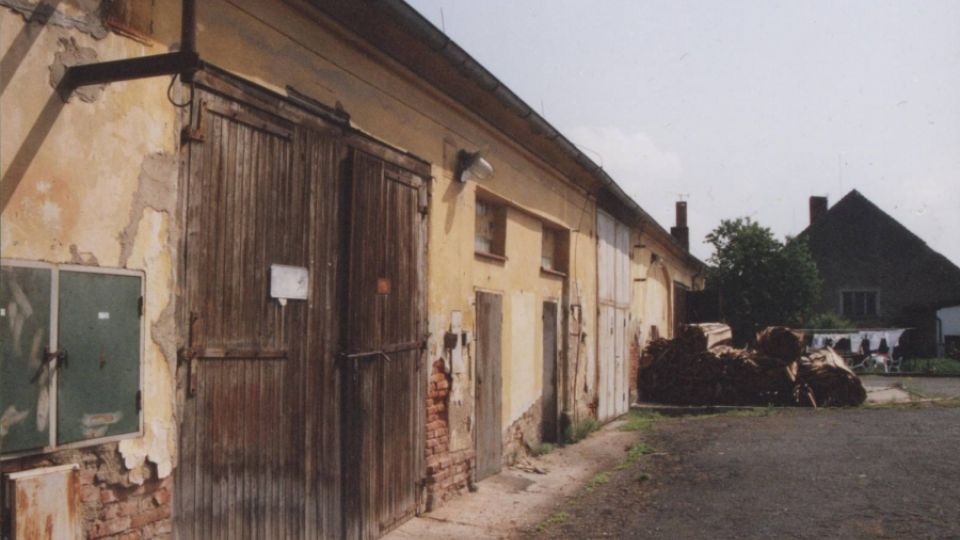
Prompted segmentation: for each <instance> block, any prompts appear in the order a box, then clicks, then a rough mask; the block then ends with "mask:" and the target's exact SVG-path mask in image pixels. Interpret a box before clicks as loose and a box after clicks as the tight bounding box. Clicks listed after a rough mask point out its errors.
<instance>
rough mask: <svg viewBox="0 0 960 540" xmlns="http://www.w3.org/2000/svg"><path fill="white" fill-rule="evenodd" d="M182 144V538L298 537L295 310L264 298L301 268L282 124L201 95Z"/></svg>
mask: <svg viewBox="0 0 960 540" xmlns="http://www.w3.org/2000/svg"><path fill="white" fill-rule="evenodd" d="M203 100H204V103H205V104H206V108H205V109H204V110H203V111H202V113H201V114H203V115H204V120H203V121H204V123H205V133H204V135H203V138H204V140H203V141H202V142H201V141H197V142H195V143H193V144H192V145H191V148H190V162H189V167H190V173H189V176H188V181H187V185H186V189H187V190H188V192H187V200H188V203H187V231H186V234H187V240H186V254H185V257H186V276H185V277H186V280H185V283H186V291H185V292H186V295H185V296H186V309H187V310H188V311H189V314H190V329H189V344H188V348H187V350H186V351H185V352H184V353H183V355H182V356H183V358H184V360H185V361H186V362H187V363H188V374H187V378H188V381H187V384H186V389H185V390H186V393H187V398H186V399H185V401H184V411H183V414H184V420H183V424H182V426H181V448H180V463H179V466H178V473H177V482H176V486H177V496H176V500H177V523H178V534H179V536H180V537H182V538H198V539H199V538H202V539H216V538H231V539H232V538H268V537H269V538H282V537H296V536H301V535H302V531H301V525H302V515H303V467H302V463H303V461H302V457H301V454H302V448H303V441H302V432H303V429H302V428H303V425H302V422H303V417H302V407H301V403H302V401H303V399H302V395H303V384H302V381H303V378H302V375H303V358H302V354H303V336H304V335H305V333H306V328H305V324H304V323H305V321H306V316H307V312H306V306H305V304H304V303H303V302H290V303H289V304H288V305H286V306H281V305H280V303H278V302H277V301H276V300H273V299H271V298H270V295H269V290H270V283H269V280H270V265H271V264H285V265H293V266H308V261H307V254H308V249H307V242H306V232H307V231H306V224H307V218H308V214H309V210H310V209H309V206H308V201H309V200H310V198H309V196H308V195H309V187H308V185H307V183H306V182H305V181H304V178H303V176H302V175H299V174H296V173H295V171H294V168H293V155H294V145H293V133H294V127H293V126H292V125H291V124H289V123H287V122H285V121H283V120H282V119H280V118H276V117H272V116H269V115H266V114H263V113H261V112H259V111H256V110H253V109H251V108H247V107H244V106H241V105H239V104H237V103H235V102H230V101H227V100H225V99H223V98H219V97H216V96H214V95H212V94H204V97H203Z"/></svg>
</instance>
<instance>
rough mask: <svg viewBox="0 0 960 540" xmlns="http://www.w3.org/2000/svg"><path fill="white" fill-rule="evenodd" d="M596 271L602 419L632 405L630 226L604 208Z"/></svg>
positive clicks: (599, 223)
mask: <svg viewBox="0 0 960 540" xmlns="http://www.w3.org/2000/svg"><path fill="white" fill-rule="evenodd" d="M597 272H598V274H597V292H598V297H599V305H600V309H599V317H598V321H597V325H598V335H597V367H598V374H597V375H598V377H599V384H598V387H597V393H598V406H597V417H598V418H599V419H600V420H601V421H603V420H609V419H612V418H615V417H617V416H619V415H621V414H623V413H625V412H627V409H628V408H629V403H628V401H629V399H628V392H629V384H628V380H627V377H628V367H629V366H628V365H627V361H626V360H627V358H626V347H627V339H626V332H627V324H628V322H629V317H630V229H629V227H627V226H626V225H625V224H623V223H620V222H619V221H617V220H616V219H614V218H613V217H612V216H610V215H609V214H607V213H605V212H602V211H599V212H597Z"/></svg>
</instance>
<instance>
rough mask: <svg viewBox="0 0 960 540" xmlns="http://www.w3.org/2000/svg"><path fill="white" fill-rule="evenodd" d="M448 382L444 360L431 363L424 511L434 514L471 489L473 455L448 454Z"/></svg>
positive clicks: (457, 452)
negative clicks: (425, 504) (433, 511)
mask: <svg viewBox="0 0 960 540" xmlns="http://www.w3.org/2000/svg"><path fill="white" fill-rule="evenodd" d="M449 397H450V379H449V377H448V375H447V373H446V371H445V370H444V365H443V360H437V361H436V362H434V363H433V369H432V370H431V372H430V385H429V387H428V389H427V424H426V432H427V433H426V436H427V441H426V461H427V510H433V509H435V508H437V507H439V506H440V505H442V504H443V502H444V501H447V500H449V499H450V498H452V497H455V496H457V495H458V494H461V493H463V492H464V491H466V490H468V489H469V488H470V487H471V486H472V485H473V471H474V468H475V466H476V453H475V452H474V450H473V449H472V448H468V449H465V450H458V451H455V452H451V451H450V422H449V406H450V401H449Z"/></svg>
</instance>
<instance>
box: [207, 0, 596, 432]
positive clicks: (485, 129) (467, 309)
mask: <svg viewBox="0 0 960 540" xmlns="http://www.w3.org/2000/svg"><path fill="white" fill-rule="evenodd" d="M198 19H199V20H200V21H201V28H200V31H199V35H198V43H199V49H200V52H201V55H202V56H203V58H204V59H205V60H208V61H210V62H212V63H213V64H215V65H218V66H220V67H223V68H225V69H228V70H230V71H232V72H234V73H236V74H238V75H240V76H242V77H245V78H247V79H249V80H251V81H254V82H257V83H260V84H263V85H264V86H267V87H268V88H272V89H274V90H276V91H279V92H281V93H282V92H284V91H285V88H286V87H287V85H290V86H293V87H294V88H296V89H297V90H298V91H299V92H302V93H304V94H307V95H309V96H311V97H313V98H314V99H317V100H319V101H320V102H323V103H326V104H328V105H331V106H332V105H334V104H336V103H340V104H342V106H343V107H344V108H345V109H346V110H347V112H349V113H350V115H351V122H352V123H353V124H354V125H355V126H357V127H358V128H360V129H362V130H363V131H365V132H367V133H370V134H372V135H373V136H375V137H378V138H380V139H382V140H385V141H386V142H388V143H389V144H392V145H394V146H396V147H398V148H402V149H405V150H407V151H409V152H411V153H413V154H415V155H417V156H418V157H420V158H422V159H424V160H426V161H428V162H430V163H431V164H432V172H433V176H434V179H433V182H432V186H431V195H432V198H431V205H430V225H429V245H430V247H429V253H428V276H429V284H430V286H429V293H428V300H427V303H428V317H429V331H430V334H431V337H430V340H429V343H428V351H429V352H430V356H431V360H434V359H436V358H439V357H440V356H441V355H442V354H443V350H442V341H441V340H442V337H443V334H444V332H445V331H447V330H448V329H449V327H450V323H451V314H452V312H454V311H459V312H461V313H462V316H463V328H464V329H465V330H469V331H473V330H475V328H474V322H475V313H474V309H475V307H474V301H475V300H474V299H475V295H476V292H477V290H478V289H485V290H492V291H500V292H509V291H524V292H526V293H529V294H532V295H533V300H532V302H533V305H534V306H535V308H534V309H535V312H534V313H535V315H534V316H533V320H532V321H525V322H522V326H521V328H522V330H523V331H524V332H529V335H530V336H531V339H530V341H531V343H532V344H533V351H532V356H533V358H529V357H530V356H531V354H530V353H528V352H524V353H523V354H522V356H523V357H524V358H522V359H517V360H516V361H517V363H516V364H514V363H513V362H514V360H515V359H514V353H513V348H512V346H511V344H510V339H511V334H510V332H511V330H510V329H511V328H513V325H514V322H515V321H513V319H512V313H513V312H512V305H511V297H510V295H509V294H507V295H506V296H505V298H504V305H503V309H504V321H503V336H504V338H503V339H504V343H503V358H502V360H503V364H502V368H503V373H504V400H505V403H504V411H506V412H505V413H504V428H506V427H507V425H508V424H509V422H511V421H512V420H511V419H513V418H515V414H514V413H515V411H513V410H512V407H510V406H509V405H507V401H508V400H513V399H514V398H516V403H517V404H518V407H517V408H518V410H519V408H520V407H521V406H522V405H519V404H522V403H526V402H530V400H531V399H533V400H535V399H536V398H538V397H539V394H540V392H541V390H542V387H541V385H542V383H541V380H540V378H541V373H540V369H542V366H541V360H540V358H539V356H538V355H539V354H540V352H539V351H540V347H541V342H542V334H541V332H542V329H541V328H540V326H541V322H540V309H541V308H540V305H541V302H542V301H543V300H544V299H545V298H551V299H555V300H556V299H560V298H561V297H562V294H563V290H562V285H563V283H562V280H560V279H558V278H555V277H544V276H542V275H541V274H540V272H539V262H540V220H541V219H545V220H548V221H550V222H551V223H553V224H555V225H558V226H561V227H563V228H566V229H568V230H576V231H578V232H572V233H571V242H570V244H571V261H572V268H571V276H570V279H571V281H572V282H573V283H576V284H578V285H577V286H574V287H572V291H573V292H574V293H578V294H576V295H575V296H576V298H575V299H574V300H573V302H579V303H581V304H583V306H584V309H583V310H582V311H583V315H584V321H585V324H584V325H583V330H584V332H585V336H584V343H583V344H582V345H581V346H579V347H572V348H571V349H572V352H578V353H579V355H580V360H579V365H578V368H577V369H576V370H575V369H574V368H571V370H570V371H571V374H573V372H574V371H576V372H577V373H578V376H579V381H580V382H579V384H577V387H578V389H579V390H578V405H579V407H580V409H581V410H583V411H584V412H585V411H587V410H588V405H589V401H590V400H591V399H593V397H592V396H591V393H592V392H595V388H594V386H595V385H593V383H592V382H588V381H587V370H588V368H589V366H591V365H593V352H592V351H593V348H594V346H595V345H594V335H595V333H596V332H595V327H594V326H593V325H595V317H594V316H593V313H594V312H595V307H594V306H595V295H596V281H595V280H596V278H595V274H596V263H595V260H596V259H595V249H596V247H595V240H594V233H593V230H594V227H595V221H596V207H595V204H594V202H593V201H592V200H591V199H590V197H589V196H586V195H585V194H584V193H582V192H581V191H580V190H579V189H577V188H574V187H571V186H570V185H569V184H567V183H566V182H565V180H563V179H562V177H561V176H560V175H559V174H558V173H557V172H556V171H555V170H553V169H552V168H551V167H550V166H549V164H547V163H543V162H542V161H540V160H539V159H538V158H537V157H535V156H533V155H531V154H529V153H528V152H526V151H525V150H523V149H521V148H520V147H518V146H516V145H515V143H513V142H511V141H509V140H507V139H506V138H505V137H504V136H503V135H502V134H500V133H499V132H498V131H496V130H495V129H494V128H492V127H491V126H489V125H487V124H486V123H485V122H484V121H483V120H482V119H480V118H479V117H477V116H475V115H473V114H472V113H470V112H469V111H467V110H465V109H464V108H463V107H462V106H460V105H459V104H456V103H454V102H453V101H452V100H451V99H450V98H448V97H446V96H443V95H441V94H440V93H439V92H437V91H436V90H435V89H433V88H432V87H430V86H429V85H427V84H426V83H424V82H423V81H419V80H418V79H417V78H416V77H414V76H412V75H411V74H410V73H409V72H407V71H406V70H405V69H403V68H400V67H399V66H397V65H396V64H395V63H393V62H392V60H390V59H388V58H387V57H385V56H384V55H382V54H379V53H376V52H375V51H371V50H368V49H367V47H366V46H365V45H363V44H362V43H360V42H358V41H356V38H351V37H350V36H349V35H343V34H341V33H340V31H338V30H336V29H334V28H332V26H329V24H330V23H329V22H326V23H322V24H320V25H318V24H317V22H316V21H315V20H313V19H311V18H308V17H305V16H303V15H302V14H301V13H300V12H298V11H295V10H294V9H292V8H290V7H289V6H288V5H287V4H284V3H273V2H271V3H263V2H255V1H252V0H220V1H215V2H204V3H201V4H200V5H199V14H198ZM238 28H242V29H243V31H242V32H238V31H237V29H238ZM464 148H465V149H468V150H473V149H477V148H484V149H485V150H486V154H485V155H486V157H487V159H488V160H489V161H490V162H491V164H492V165H493V167H494V169H495V173H494V175H493V176H492V177H491V178H490V179H488V180H484V181H482V182H481V185H482V187H483V188H484V189H487V190H489V191H491V192H494V193H496V194H497V195H498V196H500V197H503V198H505V199H507V200H508V201H510V202H511V204H512V205H514V206H515V207H516V208H518V209H522V211H520V210H516V211H511V212H510V216H509V220H510V223H509V224H508V233H507V234H508V240H507V249H508V258H509V259H510V260H509V261H507V263H506V264H504V265H502V266H500V267H497V266H490V265H489V264H488V263H486V262H483V261H478V260H476V259H475V257H474V253H473V236H474V201H475V190H476V188H477V184H476V183H474V182H471V183H468V184H467V185H463V184H460V183H459V182H456V181H454V180H453V171H454V170H455V167H456V152H457V151H458V150H460V149H464ZM524 318H528V317H526V316H525V317H524ZM573 339H577V338H576V336H574V338H573ZM474 350H475V349H474V348H473V347H471V348H470V350H468V351H467V357H468V358H467V362H469V363H470V366H469V369H468V370H467V376H457V377H454V380H453V384H454V386H455V390H454V393H455V395H456V393H457V389H456V387H457V386H458V385H459V386H460V394H459V397H460V398H462V399H461V403H459V404H458V403H453V404H451V408H450V411H449V414H450V426H451V447H452V449H454V450H456V449H460V448H466V447H468V446H470V445H472V437H473V434H472V432H471V428H472V425H473V424H474V422H473V419H472V414H473V392H474V388H473V379H472V375H471V374H472V373H473V372H474V369H473V368H474V367H475V366H473V362H475V358H473V352H474ZM518 355H520V353H518ZM571 362H572V361H571ZM515 368H516V370H517V371H516V373H517V377H516V378H517V379H522V380H523V381H524V382H523V384H514V386H513V388H514V389H515V390H511V389H510V388H511V387H510V386H509V385H511V384H513V383H514V382H517V381H514V369H515ZM584 388H586V390H583V389H584Z"/></svg>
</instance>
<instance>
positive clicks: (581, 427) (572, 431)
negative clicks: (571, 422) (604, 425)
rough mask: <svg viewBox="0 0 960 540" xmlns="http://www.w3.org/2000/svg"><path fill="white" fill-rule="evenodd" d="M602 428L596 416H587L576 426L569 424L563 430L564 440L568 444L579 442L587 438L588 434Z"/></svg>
mask: <svg viewBox="0 0 960 540" xmlns="http://www.w3.org/2000/svg"><path fill="white" fill-rule="evenodd" d="M598 429H600V423H599V422H597V421H596V419H594V418H586V419H585V420H583V421H582V422H580V423H579V424H578V425H577V426H576V427H574V426H567V428H566V429H564V430H563V441H564V442H565V443H566V444H574V443H578V442H580V441H582V440H584V439H586V438H587V436H588V435H590V434H591V433H593V432H594V431H596V430H598Z"/></svg>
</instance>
